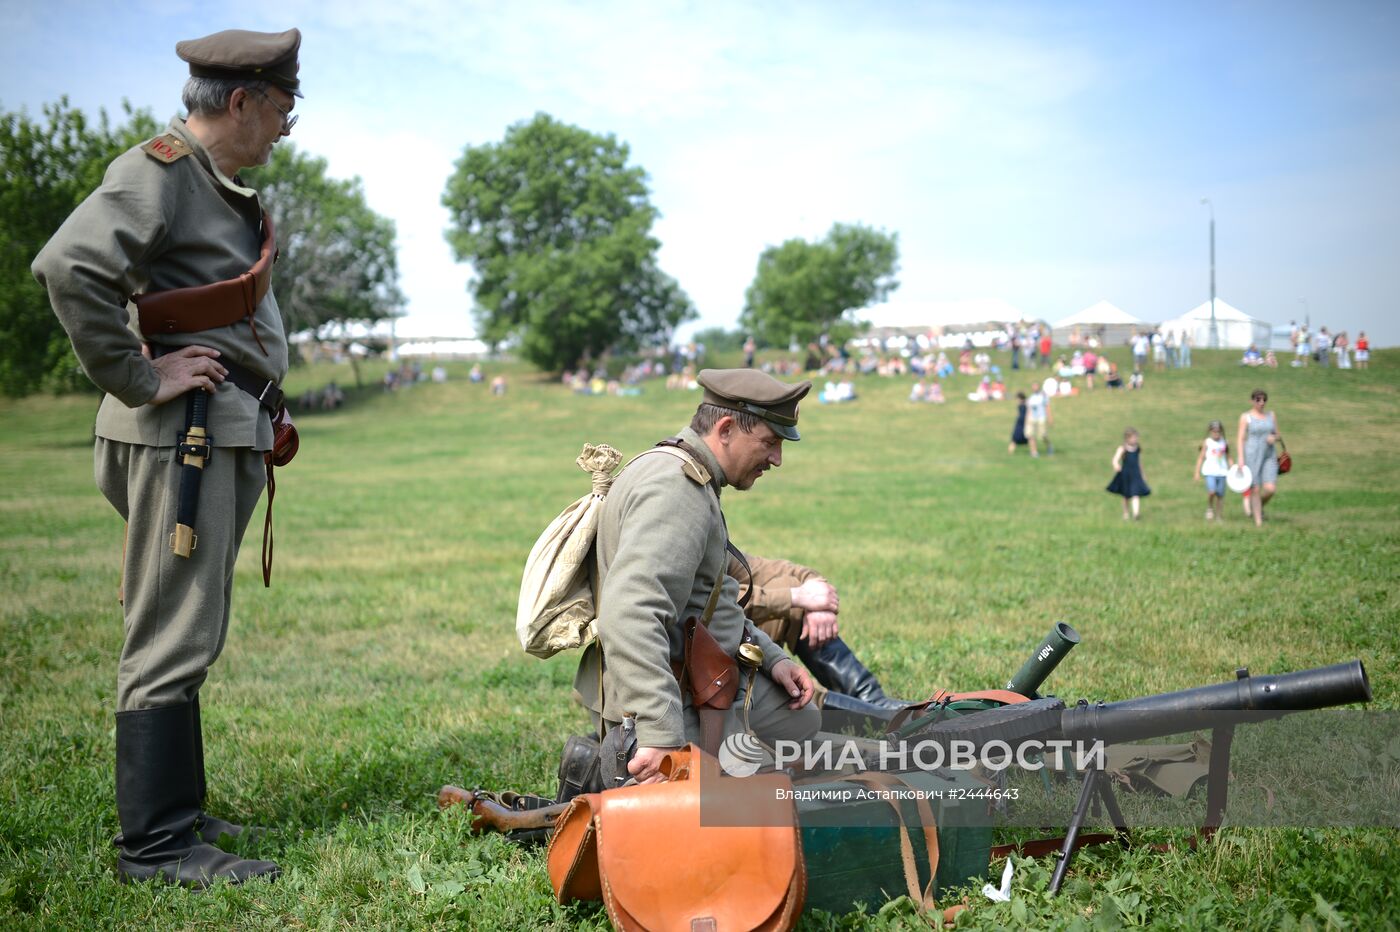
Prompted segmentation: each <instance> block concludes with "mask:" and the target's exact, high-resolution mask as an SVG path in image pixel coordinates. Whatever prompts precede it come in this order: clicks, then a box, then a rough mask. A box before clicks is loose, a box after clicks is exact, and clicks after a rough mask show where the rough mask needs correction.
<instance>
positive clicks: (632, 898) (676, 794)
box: [547, 745, 807, 930]
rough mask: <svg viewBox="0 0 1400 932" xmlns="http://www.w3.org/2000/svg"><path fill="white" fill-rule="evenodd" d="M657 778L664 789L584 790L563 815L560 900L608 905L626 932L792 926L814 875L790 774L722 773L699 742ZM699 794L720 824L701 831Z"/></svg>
mask: <svg viewBox="0 0 1400 932" xmlns="http://www.w3.org/2000/svg"><path fill="white" fill-rule="evenodd" d="M661 771H662V773H663V774H666V775H667V777H668V782H665V783H649V784H643V785H639V786H629V787H624V788H622V789H617V790H609V791H608V792H606V793H589V794H585V795H583V796H579V797H577V798H576V799H574V800H573V802H572V803H570V805H569V808H568V809H566V810H565V811H564V813H563V814H562V815H561V816H560V817H559V820H558V821H557V822H556V823H555V828H554V836H553V837H552V838H551V839H550V842H549V851H548V855H547V859H548V864H549V882H550V886H551V887H552V888H553V889H554V895H555V896H556V897H557V898H558V900H559V902H561V903H568V902H570V901H573V900H602V901H603V903H604V904H605V905H606V907H607V911H608V918H609V919H611V920H612V922H613V925H614V926H615V927H616V928H618V929H622V930H643V929H645V930H672V929H674V930H719V929H762V930H777V929H790V928H792V927H793V926H794V925H796V923H797V919H798V917H799V916H800V915H801V912H802V907H803V904H804V902H805V901H806V894H807V873H806V866H805V864H804V862H803V858H802V842H801V831H800V829H799V828H798V825H797V814H796V810H795V808H794V806H793V804H792V801H791V799H790V798H789V799H783V798H781V797H782V795H783V792H784V791H786V792H787V794H788V795H789V796H790V794H791V790H792V783H791V781H789V780H788V778H787V776H786V775H784V774H764V775H761V776H753V777H746V778H743V779H734V778H727V777H721V776H720V773H719V766H718V763H717V762H716V761H715V759H714V758H713V757H710V756H708V755H705V754H703V753H701V751H700V750H699V748H697V747H696V746H695V745H691V746H690V747H688V748H686V749H685V750H682V751H674V752H672V753H670V754H668V755H666V757H665V758H663V760H662V762H661ZM702 788H703V789H704V792H705V805H706V807H713V808H707V819H708V820H710V821H717V820H718V818H719V817H722V818H723V822H724V824H723V825H718V824H709V825H707V824H702V822H701V812H700V805H701V790H702Z"/></svg>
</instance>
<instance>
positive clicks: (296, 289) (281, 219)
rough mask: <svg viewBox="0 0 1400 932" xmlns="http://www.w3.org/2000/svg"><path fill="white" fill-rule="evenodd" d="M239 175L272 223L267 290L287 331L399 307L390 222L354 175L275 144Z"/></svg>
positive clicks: (365, 319)
mask: <svg viewBox="0 0 1400 932" xmlns="http://www.w3.org/2000/svg"><path fill="white" fill-rule="evenodd" d="M243 177H244V178H245V180H246V181H247V182H248V184H249V185H251V186H252V187H254V188H257V190H258V194H259V196H260V197H261V199H262V203H263V205H264V206H265V207H266V209H267V210H268V212H269V213H270V214H271V215H272V222H273V224H274V226H275V227H276V230H277V246H278V249H279V251H280V253H281V257H280V258H279V259H278V260H277V268H276V270H275V271H274V273H273V276H272V291H273V293H274V294H275V295H276V296H277V304H278V307H280V308H281V310H282V319H283V321H284V323H285V324H286V327H287V332H288V333H296V332H299V331H303V330H314V331H318V332H324V331H326V330H328V329H335V328H336V327H341V328H343V327H344V325H345V324H348V323H351V322H360V323H373V322H374V321H377V320H383V319H385V318H388V317H393V316H394V315H395V314H397V313H398V311H399V309H400V308H401V307H402V306H403V301H404V298H403V293H402V292H401V291H400V290H399V284H398V280H399V269H398V254H397V251H396V247H395V243H394V236H395V230H394V222H393V221H392V220H390V219H388V218H387V217H382V216H380V215H379V214H377V213H375V212H374V211H373V210H371V209H370V208H369V205H368V204H367V203H366V202H365V195H364V190H363V188H362V186H361V183H360V179H359V178H352V179H349V180H343V179H338V178H331V177H328V176H327V175H326V160H325V159H323V158H320V157H318V156H314V155H308V154H307V153H305V152H300V151H298V150H297V148H296V147H295V146H293V145H291V144H290V143H286V142H283V143H280V144H278V145H277V146H275V147H274V148H273V150H272V158H271V159H270V160H269V161H268V163H267V164H266V165H264V166H262V167H260V168H255V169H249V170H247V171H245V172H243Z"/></svg>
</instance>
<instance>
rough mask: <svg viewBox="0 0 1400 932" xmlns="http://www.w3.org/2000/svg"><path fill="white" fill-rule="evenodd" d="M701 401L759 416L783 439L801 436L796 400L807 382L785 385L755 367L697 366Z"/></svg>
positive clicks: (806, 387) (802, 393)
mask: <svg viewBox="0 0 1400 932" xmlns="http://www.w3.org/2000/svg"><path fill="white" fill-rule="evenodd" d="M698 379H699V382H700V385H701V386H702V387H703V388H704V389H705V397H704V399H703V402H704V403H705V404H707V405H715V406H716V407H720V408H730V409H732V410H734V411H747V412H748V413H750V414H753V415H756V416H758V417H761V418H763V420H765V421H767V422H768V426H769V427H772V428H773V432H774V433H776V434H777V435H778V436H779V437H782V438H783V439H784V440H801V439H802V437H801V436H800V435H799V434H798V433H797V403H798V402H799V401H801V400H802V397H803V396H804V395H806V394H807V392H809V391H811V389H812V383H811V382H798V383H797V384H796V385H789V384H787V383H786V382H779V381H778V380H777V379H775V378H773V377H772V376H771V375H769V374H768V373H766V372H760V371H759V370H757V369H701V370H700V375H699V376H698Z"/></svg>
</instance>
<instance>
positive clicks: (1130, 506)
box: [1108, 427, 1152, 521]
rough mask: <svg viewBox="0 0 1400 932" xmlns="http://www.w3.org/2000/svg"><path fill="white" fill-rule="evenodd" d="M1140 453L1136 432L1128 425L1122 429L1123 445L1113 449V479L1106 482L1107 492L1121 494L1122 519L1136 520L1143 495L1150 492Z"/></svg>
mask: <svg viewBox="0 0 1400 932" xmlns="http://www.w3.org/2000/svg"><path fill="white" fill-rule="evenodd" d="M1141 455H1142V449H1141V448H1140V447H1139V446H1138V432H1137V431H1136V430H1135V429H1133V428H1131V427H1129V428H1128V429H1127V430H1125V431H1123V445H1122V446H1120V447H1119V448H1118V449H1116V450H1114V451H1113V481H1112V482H1110V483H1109V484H1108V491H1109V492H1112V493H1114V494H1115V495H1121V496H1123V520H1124V521H1127V520H1129V519H1132V520H1133V521H1136V520H1137V519H1138V509H1139V507H1140V506H1141V504H1142V499H1143V497H1144V496H1147V495H1151V494H1152V490H1151V489H1150V488H1148V486H1147V480H1146V479H1144V478H1143V477H1142V462H1141V460H1140V459H1139V457H1140V456H1141Z"/></svg>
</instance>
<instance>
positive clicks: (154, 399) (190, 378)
mask: <svg viewBox="0 0 1400 932" xmlns="http://www.w3.org/2000/svg"><path fill="white" fill-rule="evenodd" d="M141 355H142V356H145V357H146V358H147V359H151V348H150V347H149V346H147V345H146V344H144V343H143V344H141ZM218 355H219V351H218V350H216V349H210V348H209V347H207V346H182V347H181V348H180V349H178V350H176V351H175V352H173V353H167V354H166V355H164V356H162V357H160V358H159V359H151V368H153V369H155V370H156V375H157V376H159V377H160V385H159V386H157V388H156V393H155V394H154V395H152V396H151V400H150V401H148V402H147V404H152V405H162V404H165V403H166V402H167V401H170V400H172V399H174V398H179V397H180V396H181V395H183V394H184V393H185V392H187V391H189V390H190V389H192V388H201V389H203V390H204V391H206V392H212V391H214V390H215V389H217V388H218V387H219V386H218V383H220V382H222V381H223V380H224V378H225V377H226V376H227V375H228V370H227V369H225V368H224V367H223V366H222V365H220V364H219V362H218V359H217V357H218Z"/></svg>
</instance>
